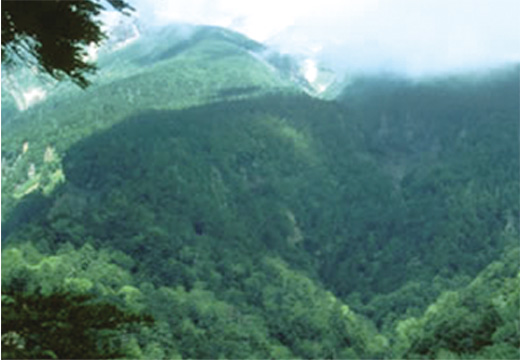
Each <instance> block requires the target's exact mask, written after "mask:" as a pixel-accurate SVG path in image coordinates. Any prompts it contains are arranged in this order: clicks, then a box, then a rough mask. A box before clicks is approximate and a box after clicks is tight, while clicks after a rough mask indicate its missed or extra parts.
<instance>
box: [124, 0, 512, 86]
mask: <svg viewBox="0 0 520 360" xmlns="http://www.w3.org/2000/svg"><path fill="white" fill-rule="evenodd" d="M131 4H132V5H133V6H134V7H135V8H136V9H137V14H136V15H137V16H138V18H139V21H140V22H141V23H142V24H143V26H145V27H146V26H148V27H155V26H162V25H166V24H169V23H171V22H186V23H194V24H207V25H217V26H223V27H226V28H230V29H232V30H236V31H239V32H241V33H244V34H245V35H247V36H249V37H251V38H253V39H255V40H257V41H260V42H263V43H266V44H267V45H270V46H272V47H274V48H275V49H277V50H278V51H280V52H282V53H290V54H300V55H305V56H306V57H308V58H310V59H313V60H315V61H318V62H320V63H322V64H323V65H325V66H327V67H330V68H331V69H332V70H334V71H336V72H338V73H344V72H347V73H348V72H380V71H392V72H401V73H404V74H406V75H410V76H422V75H435V74H442V73H451V72H459V71H467V70H479V69H482V68H489V67H495V66H500V65H503V64H507V63H515V62H519V61H520V25H519V22H518V14H519V13H520V2H519V1H516V0H457V1H452V0H451V1H450V0H421V1H411V0H393V1H383V0H347V1H341V0H321V1H306V2H296V1H283V2H280V1H274V0H264V1H247V2H240V1H238V0H216V1H215V0H211V1H210V0H197V1H191V2H188V3H186V2H182V3H181V2H179V1H170V0H162V1H157V0H155V1H149V0H133V1H131Z"/></svg>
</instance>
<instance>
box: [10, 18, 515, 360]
mask: <svg viewBox="0 0 520 360" xmlns="http://www.w3.org/2000/svg"><path fill="white" fill-rule="evenodd" d="M103 51H105V52H104V53H103ZM99 64H100V71H99V74H98V77H97V79H96V81H95V85H93V86H92V87H90V88H89V89H88V90H87V91H79V90H77V91H73V90H71V89H70V88H67V85H60V86H58V87H56V88H55V89H54V90H53V91H50V92H49V95H48V96H47V98H46V99H45V100H44V101H42V102H40V103H38V104H35V105H34V106H32V107H29V108H28V109H26V110H25V111H19V112H12V113H10V114H11V115H10V116H11V118H10V119H8V120H7V121H5V123H3V127H4V129H3V130H4V133H3V138H2V158H3V162H2V184H3V186H2V210H3V217H2V232H3V233H2V242H3V245H4V246H3V249H2V274H3V275H2V291H3V297H2V305H3V306H2V311H3V313H2V318H3V319H4V318H6V319H9V322H5V323H4V320H3V325H4V324H6V325H7V326H8V327H6V326H4V327H3V329H2V331H3V340H2V341H3V344H2V345H3V352H4V353H3V354H5V355H6V356H7V355H9V356H10V357H44V356H50V355H52V356H55V357H70V354H75V353H73V352H71V350H70V349H71V347H73V346H74V344H75V343H77V341H78V340H74V339H73V338H70V339H69V338H68V337H66V336H67V335H66V334H65V335H62V336H65V339H61V340H60V341H57V339H56V338H53V337H52V336H51V335H50V334H53V333H54V332H53V331H54V330H53V329H62V328H67V326H71V327H72V326H73V324H69V323H68V321H69V322H70V321H72V320H70V319H71V318H70V316H72V315H70V316H69V317H67V316H65V317H63V318H59V319H60V320H59V321H58V320H53V319H58V318H57V317H56V316H53V314H52V313H51V314H49V311H51V310H49V309H48V308H46V307H42V308H39V307H33V306H28V305H25V307H24V304H34V303H38V302H39V303H41V304H47V303H52V302H55V303H59V304H61V305H60V306H61V307H64V308H65V309H66V310H67V311H68V312H69V313H70V314H78V313H79V314H80V315H81V316H84V314H85V313H84V312H82V311H90V312H97V313H98V314H103V311H107V310H106V308H105V307H103V306H104V305H103V306H100V307H96V306H93V307H92V308H90V307H88V306H89V304H90V305H92V304H93V305H96V304H105V305H107V306H115V307H116V308H117V309H118V311H119V312H118V313H117V314H118V316H117V319H118V320H117V321H116V322H114V324H107V323H104V322H100V323H96V322H95V321H88V322H86V321H85V322H84V327H80V329H79V330H78V331H79V332H81V333H82V334H83V333H84V334H95V336H96V337H97V338H98V344H99V345H98V346H99V349H98V350H99V355H100V356H101V355H102V354H103V352H105V353H107V354H110V353H117V354H120V355H121V354H123V355H124V356H125V357H131V358H178V357H188V358H209V357H212V358H216V357H227V358H231V357H233V358H251V357H255V358H267V357H270V358H293V357H302V358H303V357H305V358H318V357H327V358H399V357H407V358H411V357H413V358H416V357H419V358H421V357H427V358H431V357H444V358H445V357H458V356H460V357H475V356H476V357H482V356H486V357H498V358H514V357H515V356H517V355H518V340H517V339H518V338H519V337H518V336H517V335H518V329H517V328H515V325H514V321H513V318H512V317H511V314H513V313H514V311H515V310H516V309H517V304H518V303H517V302H515V301H517V299H518V296H519V294H520V292H519V290H518V289H519V287H518V286H516V285H517V283H518V279H519V278H518V268H517V267H515V262H514V259H515V257H514V256H513V255H514V254H517V251H518V250H517V244H516V243H515V240H516V239H517V238H518V218H517V217H516V214H518V212H519V209H518V204H517V201H516V199H518V197H519V195H518V187H517V184H518V174H519V171H518V162H517V161H514V160H515V159H517V158H518V139H517V134H518V131H517V125H518V124H517V119H518V108H517V106H516V104H517V103H516V101H517V95H518V93H517V91H518V89H517V79H518V76H517V75H518V68H514V69H504V70H499V71H496V72H493V73H489V74H485V75H482V76H481V77H480V78H478V79H477V78H476V77H475V76H466V77H464V76H461V77H456V78H448V79H446V78H443V79H430V80H425V81H419V82H413V81H409V80H406V79H402V78H399V77H389V76H384V77H365V78H358V79H355V80H354V81H352V82H350V83H349V85H348V86H347V87H345V88H344V89H343V91H342V92H341V94H340V95H339V96H338V97H337V98H336V99H335V100H323V99H319V98H317V97H314V96H311V95H309V93H308V90H309V89H308V88H307V90H306V88H305V87H306V86H307V87H308V86H310V85H312V84H310V85H309V83H307V85H306V83H305V82H304V79H305V78H304V77H298V76H296V75H295V74H298V73H299V70H298V69H299V66H300V65H299V64H300V60H298V59H296V58H291V57H288V56H284V55H280V54H276V53H272V52H271V51H270V50H269V49H267V48H265V46H263V45H262V44H259V43H256V42H254V41H252V40H250V39H247V38H245V37H244V36H242V35H240V34H237V33H233V32H230V31H228V30H225V29H220V28H216V27H193V26H184V25H183V26H175V27H168V28H163V29H160V30H157V31H155V32H151V33H146V34H141V35H140V36H139V37H138V38H137V39H135V40H134V41H132V42H129V43H128V44H127V45H126V46H124V47H119V48H118V49H116V50H113V49H111V50H108V49H107V50H103V49H100V52H99ZM316 79H318V77H317V78H316ZM305 81H307V80H305ZM319 81H320V80H318V82H319ZM323 81H325V80H323ZM2 105H3V104H2ZM515 130H516V132H515ZM475 294H478V297H475ZM86 295H88V296H89V298H83V297H82V296H86ZM78 296H79V297H78ZM88 299H94V301H93V303H92V302H90V303H89V302H88V301H89V300H88ZM85 301H87V302H86V303H85ZM85 304H87V305H85ZM19 309H27V312H26V313H23V314H19V312H20V310H19ZM82 309H87V310H82ZM468 314H471V317H469V318H468V316H467V315H468ZM80 315H77V316H80ZM92 318H94V319H96V316H93V317H92ZM98 318H99V319H101V318H102V316H101V315H99V317H98ZM28 319H40V320H41V321H40V322H37V323H41V324H42V325H41V327H40V328H38V327H36V328H35V327H34V321H32V322H30V321H29V320H28ZM29 329H30V330H29ZM107 329H108V330H107ZM56 331H58V330H56ZM448 331H451V332H448ZM447 333H448V334H452V336H451V335H450V336H448V335H446V334H447ZM60 334H63V333H62V332H60ZM87 340H88V341H91V339H87ZM87 340H81V341H87ZM4 349H6V350H4ZM29 355H30V356H29Z"/></svg>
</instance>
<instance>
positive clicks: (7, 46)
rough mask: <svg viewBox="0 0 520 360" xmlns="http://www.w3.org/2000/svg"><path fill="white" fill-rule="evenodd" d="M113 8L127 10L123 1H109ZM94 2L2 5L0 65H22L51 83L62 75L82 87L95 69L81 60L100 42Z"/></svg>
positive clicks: (101, 35) (97, 8) (97, 5)
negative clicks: (90, 48)
mask: <svg viewBox="0 0 520 360" xmlns="http://www.w3.org/2000/svg"><path fill="white" fill-rule="evenodd" d="M108 3H109V4H110V5H111V6H112V7H113V8H114V9H116V10H118V11H121V12H125V11H126V10H131V9H132V8H131V7H130V6H129V5H128V4H127V3H126V2H124V1H123V0H108ZM103 9H104V6H103V5H102V4H101V2H100V1H99V0H81V1H32V2H24V1H6V2H4V4H3V6H2V64H4V63H15V62H17V61H18V62H20V61H21V62H22V63H23V64H24V65H25V66H36V67H37V68H38V69H39V70H41V71H43V72H45V73H47V74H49V75H50V76H52V77H53V78H55V79H58V80H61V79H63V78H64V77H67V78H69V79H71V80H72V81H73V82H74V83H75V84H77V85H79V86H80V87H83V88H85V87H86V86H88V85H89V81H88V80H87V78H86V75H88V74H90V73H92V72H93V71H94V70H95V66H94V65H93V64H90V63H88V62H86V60H85V59H84V57H85V56H86V54H87V52H86V48H87V47H88V46H90V45H91V44H95V45H99V44H100V42H101V40H103V39H104V38H105V34H104V33H103V31H102V30H101V23H100V21H99V20H97V19H96V16H98V15H99V13H100V12H101V10H103Z"/></svg>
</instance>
